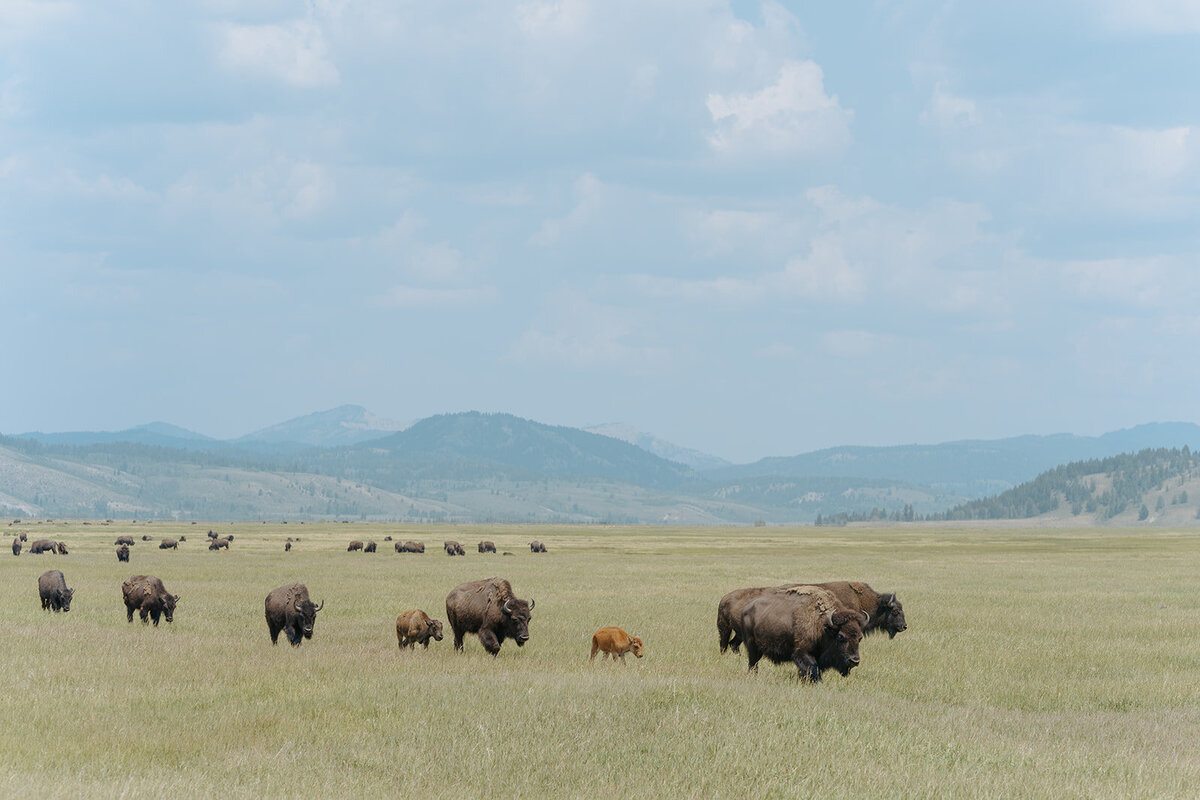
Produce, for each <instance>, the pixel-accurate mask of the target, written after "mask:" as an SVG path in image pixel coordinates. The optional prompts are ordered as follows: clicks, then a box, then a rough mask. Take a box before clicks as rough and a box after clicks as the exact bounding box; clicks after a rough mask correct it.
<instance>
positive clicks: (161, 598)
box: [121, 575, 179, 627]
mask: <svg viewBox="0 0 1200 800" xmlns="http://www.w3.org/2000/svg"><path fill="white" fill-rule="evenodd" d="M121 595H122V596H123V597H124V598H125V617H126V619H127V620H128V621H129V622H133V612H134V611H137V612H138V616H140V617H141V618H142V624H143V625H145V624H146V623H147V622H149V619H147V617H149V618H150V619H153V620H154V625H155V627H158V620H159V618H160V617H162V618H163V619H165V620H166V621H167V622H174V621H175V604H176V603H178V602H179V595H177V594H171V593H170V592H168V591H167V587H165V586H163V582H162V580H161V579H160V578H156V577H154V576H153V575H133V576H131V577H130V578H128V579H127V580H126V581H125V582H124V583H122V584H121Z"/></svg>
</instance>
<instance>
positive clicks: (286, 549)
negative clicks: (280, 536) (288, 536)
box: [283, 541, 292, 553]
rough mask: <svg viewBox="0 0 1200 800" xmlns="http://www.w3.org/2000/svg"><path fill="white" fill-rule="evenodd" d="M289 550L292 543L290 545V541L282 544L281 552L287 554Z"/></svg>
mask: <svg viewBox="0 0 1200 800" xmlns="http://www.w3.org/2000/svg"><path fill="white" fill-rule="evenodd" d="M291 549H292V543H291V541H287V542H284V543H283V552H285V553H287V552H289V551H290V550H291Z"/></svg>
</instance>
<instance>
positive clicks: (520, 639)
mask: <svg viewBox="0 0 1200 800" xmlns="http://www.w3.org/2000/svg"><path fill="white" fill-rule="evenodd" d="M532 610H533V600H530V601H529V602H528V603H526V602H525V601H524V600H518V599H517V598H515V597H510V598H508V600H506V601H504V605H503V606H502V607H501V611H502V612H503V613H504V635H505V636H507V637H509V638H510V639H512V640H513V641H515V642H516V643H517V647H524V646H525V643H526V642H527V641H529V612H530V611H532Z"/></svg>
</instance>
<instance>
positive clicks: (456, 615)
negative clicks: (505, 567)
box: [446, 578, 533, 656]
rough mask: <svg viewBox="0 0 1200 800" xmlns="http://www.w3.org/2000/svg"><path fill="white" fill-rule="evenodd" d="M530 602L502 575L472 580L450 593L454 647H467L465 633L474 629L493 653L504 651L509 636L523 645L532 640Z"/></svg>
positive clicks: (448, 615) (448, 608) (448, 603)
mask: <svg viewBox="0 0 1200 800" xmlns="http://www.w3.org/2000/svg"><path fill="white" fill-rule="evenodd" d="M532 610H533V600H530V601H529V602H528V603H527V602H525V601H524V600H519V599H517V597H516V596H515V595H513V591H512V586H510V585H509V583H508V581H506V580H504V579H502V578H486V579H484V580H481V581H471V582H470V583H464V584H461V585H460V586H457V587H455V588H454V590H453V591H451V592H450V594H448V595H446V619H447V620H448V621H449V622H450V629H451V630H452V631H454V649H455V650H462V649H463V636H465V635H466V634H468V633H474V634H475V635H477V636H478V637H479V643H480V644H482V645H483V649H484V650H487V651H488V652H489V653H491V654H492V655H493V656H495V655H496V654H498V653H499V652H500V645H502V644H503V643H504V640H505V639H506V638H511V639H513V640H515V641H516V643H517V647H523V646H524V645H525V642H527V641H529V612H531V611H532Z"/></svg>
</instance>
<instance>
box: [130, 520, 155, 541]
mask: <svg viewBox="0 0 1200 800" xmlns="http://www.w3.org/2000/svg"><path fill="white" fill-rule="evenodd" d="M134 522H137V520H136V519H135V520H134ZM153 538H154V537H153V536H151V535H150V534H148V533H147V534H146V535H145V536H143V537H142V541H143V542H148V541H150V540H151V539H153Z"/></svg>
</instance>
